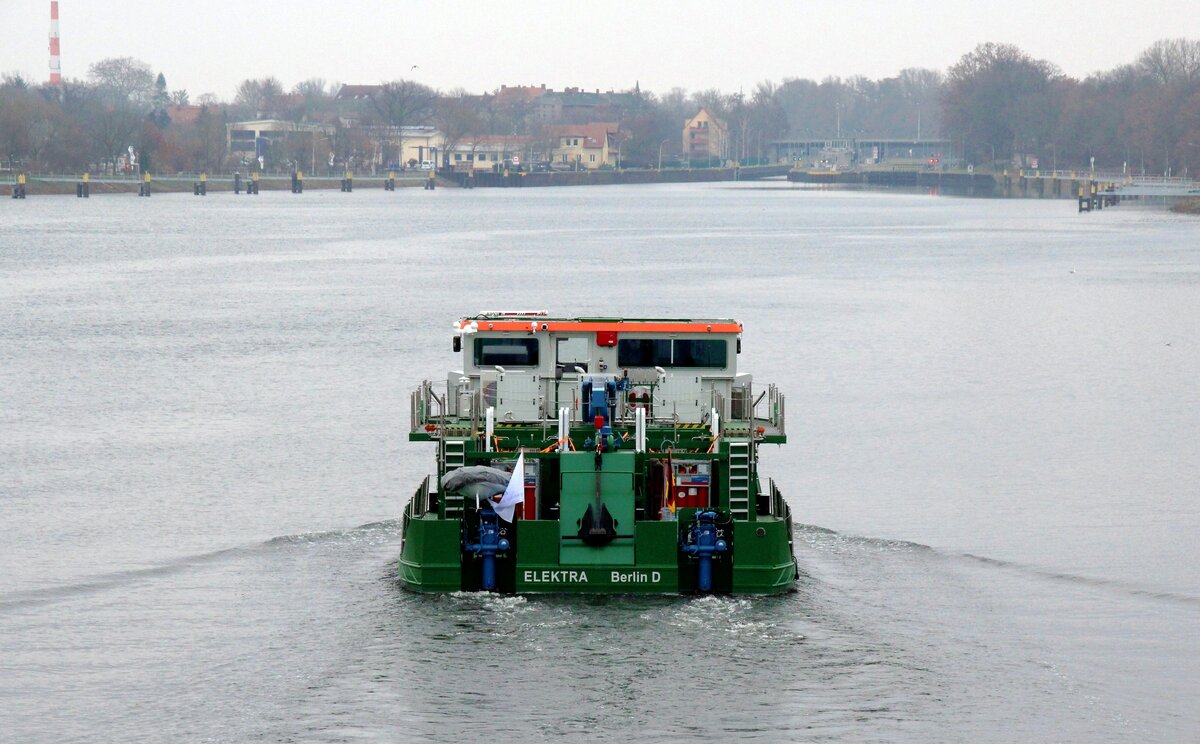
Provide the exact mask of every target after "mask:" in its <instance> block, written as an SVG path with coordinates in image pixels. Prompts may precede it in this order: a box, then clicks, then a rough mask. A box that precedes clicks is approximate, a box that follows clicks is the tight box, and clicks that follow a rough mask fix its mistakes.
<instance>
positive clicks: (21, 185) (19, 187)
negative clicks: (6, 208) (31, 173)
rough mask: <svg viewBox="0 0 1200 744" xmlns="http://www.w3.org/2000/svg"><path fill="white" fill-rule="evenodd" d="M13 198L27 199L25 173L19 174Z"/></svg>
mask: <svg viewBox="0 0 1200 744" xmlns="http://www.w3.org/2000/svg"><path fill="white" fill-rule="evenodd" d="M12 198H14V199H24V198H25V174H24V173H18V174H17V182H16V183H15V184H13V190H12Z"/></svg>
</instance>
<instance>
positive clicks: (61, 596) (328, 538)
mask: <svg viewBox="0 0 1200 744" xmlns="http://www.w3.org/2000/svg"><path fill="white" fill-rule="evenodd" d="M399 529H400V520H398V519H391V520H385V521H381V522H369V523H367V524H362V525H359V526H358V527H352V528H350V529H345V530H328V531H323V532H304V533H300V534H296V535H281V536H279V537H272V538H270V539H268V540H264V541H263V542H259V543H249V544H246V545H238V546H233V547H229V548H221V549H220V550H212V551H209V552H206V553H196V554H194V555H187V556H180V557H178V558H173V559H171V560H168V561H164V562H162V563H159V564H157V565H154V566H147V567H146V568H132V569H127V570H124V571H112V572H109V573H102V574H95V575H92V576H88V577H84V578H81V579H78V580H76V581H72V582H70V583H66V584H60V585H58V586H48V587H42V588H38V589H25V590H18V591H15V592H8V593H5V594H2V595H0V614H2V613H5V612H11V611H16V610H21V609H26V608H29V607H35V606H38V605H43V604H51V603H54V602H61V601H65V600H69V599H74V598H76V597H80V596H84V595H87V594H94V593H97V592H103V591H107V590H109V589H118V588H121V587H125V586H128V585H130V584H133V583H136V582H139V581H146V580H149V579H156V578H162V577H166V576H173V575H176V574H180V573H183V572H186V571H190V570H194V569H196V568H199V567H202V566H206V565H210V564H213V563H217V562H220V561H222V560H226V559H231V558H237V557H241V556H247V555H254V554H261V553H265V552H270V551H272V550H279V549H281V548H286V547H290V546H295V545H315V544H325V543H330V542H335V541H338V540H347V539H350V540H358V539H360V538H362V537H364V536H366V535H371V534H376V533H384V534H388V535H390V534H393V533H397V532H398V531H399Z"/></svg>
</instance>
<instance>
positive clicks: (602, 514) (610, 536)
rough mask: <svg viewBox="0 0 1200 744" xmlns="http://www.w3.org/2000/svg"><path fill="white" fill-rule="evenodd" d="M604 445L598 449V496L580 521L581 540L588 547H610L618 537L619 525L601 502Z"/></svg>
mask: <svg viewBox="0 0 1200 744" xmlns="http://www.w3.org/2000/svg"><path fill="white" fill-rule="evenodd" d="M602 447H603V445H600V446H599V447H597V448H596V496H595V500H594V501H593V502H592V503H591V504H590V505H589V506H588V508H587V510H586V511H584V513H583V519H581V520H579V539H580V540H583V542H584V543H586V544H587V545H592V546H596V547H600V546H602V545H608V544H609V543H610V542H612V541H613V540H614V539H615V538H616V537H617V525H616V522H615V521H613V517H612V514H610V513H609V511H608V507H607V506H605V505H604V502H603V501H601V500H600V468H601V466H602V465H603V459H602V455H601V452H602V451H603V450H602Z"/></svg>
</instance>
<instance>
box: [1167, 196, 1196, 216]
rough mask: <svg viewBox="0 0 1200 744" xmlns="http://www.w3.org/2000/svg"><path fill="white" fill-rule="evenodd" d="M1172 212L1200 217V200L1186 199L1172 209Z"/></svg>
mask: <svg viewBox="0 0 1200 744" xmlns="http://www.w3.org/2000/svg"><path fill="white" fill-rule="evenodd" d="M1171 211H1172V212H1175V213H1177V214H1196V215H1200V199H1184V200H1183V201H1181V202H1179V203H1178V204H1176V205H1174V206H1173V207H1171Z"/></svg>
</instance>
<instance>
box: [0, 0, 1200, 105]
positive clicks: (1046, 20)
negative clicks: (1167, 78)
mask: <svg viewBox="0 0 1200 744" xmlns="http://www.w3.org/2000/svg"><path fill="white" fill-rule="evenodd" d="M59 6H60V17H61V20H60V27H61V42H62V67H63V74H64V76H66V77H80V78H82V77H86V76H87V68H88V66H89V65H90V64H91V63H93V62H95V61H97V60H99V59H103V58H105V57H124V56H129V57H136V58H138V59H141V60H144V61H146V62H147V63H149V64H150V66H151V67H152V68H153V69H154V70H155V71H156V72H162V73H163V74H164V75H165V76H166V78H167V84H168V86H169V87H170V89H172V90H176V89H180V88H184V89H187V90H188V92H189V93H190V94H191V96H192V98H193V99H194V98H196V97H197V96H198V95H200V94H202V93H215V94H217V96H218V97H220V98H232V96H233V92H234V90H235V88H236V87H237V84H238V83H239V82H240V81H241V80H244V79H246V78H249V77H263V76H266V75H274V76H276V77H277V78H279V79H280V80H281V81H282V82H283V83H284V85H285V86H286V87H289V88H290V87H291V86H292V85H294V84H295V83H297V82H299V81H301V80H304V79H307V78H313V77H319V78H324V79H325V80H326V81H328V82H341V83H378V82H382V81H384V80H392V79H396V78H401V77H407V78H412V79H415V80H417V81H419V82H422V83H425V84H426V85H430V86H433V87H436V88H440V89H443V90H448V89H451V88H455V87H463V88H466V89H467V90H469V91H472V92H484V91H490V90H494V89H496V88H498V87H499V86H500V85H502V84H507V85H522V84H524V85H539V84H543V83H544V84H546V85H547V86H548V87H550V88H555V89H562V88H563V87H565V86H576V87H581V88H583V89H585V90H589V89H597V88H599V89H601V90H610V89H612V90H621V89H626V88H631V87H633V85H634V83H635V82H636V83H639V84H640V85H641V87H642V89H643V90H652V91H655V92H659V93H663V92H666V91H668V90H670V89H671V88H674V87H682V88H685V89H687V90H691V91H694V90H701V89H706V88H714V87H715V88H719V89H722V90H724V91H726V92H733V91H736V90H739V89H743V90H750V89H751V88H753V86H754V84H755V83H757V82H759V81H761V80H765V79H770V80H774V81H776V82H781V81H782V80H784V79H785V78H797V77H798V78H813V79H818V80H819V79H821V78H824V77H828V76H840V77H848V76H851V75H865V76H867V77H870V78H881V77H888V76H892V75H895V74H896V73H897V72H899V71H900V70H902V69H904V68H906V67H931V68H936V69H941V70H944V69H946V68H947V67H949V66H950V65H952V64H954V63H955V62H956V61H957V60H958V59H959V58H960V57H961V56H962V55H963V54H965V53H967V52H969V51H971V49H973V48H974V47H975V46H976V45H977V44H979V43H982V42H986V41H996V42H1006V43H1012V44H1016V45H1017V46H1019V47H1021V48H1022V49H1024V50H1025V51H1026V52H1028V53H1030V54H1031V55H1033V56H1035V57H1039V58H1042V59H1047V60H1049V61H1051V62H1054V63H1055V64H1057V65H1058V66H1059V67H1060V68H1061V69H1062V70H1063V71H1064V72H1065V73H1067V74H1068V75H1072V76H1076V77H1082V76H1085V75H1087V74H1089V73H1092V72H1096V71H1101V70H1107V69H1111V68H1112V67H1115V66H1117V65H1119V64H1122V63H1125V62H1131V61H1133V59H1134V58H1135V57H1136V56H1137V55H1138V54H1139V53H1140V52H1141V51H1142V50H1143V49H1145V48H1146V47H1147V46H1149V45H1150V44H1152V43H1153V42H1154V41H1156V40H1158V39H1161V38H1168V37H1177V36H1185V37H1189V38H1193V39H1200V0H1080V1H1078V2H1055V1H1054V0H909V1H908V2H901V1H900V0H792V1H791V2H785V1H783V0H779V1H776V2H765V1H760V0H741V1H740V2H731V1H730V0H691V2H676V1H675V0H642V1H641V2H629V1H626V0H605V1H604V2H595V1H594V2H586V3H585V2H576V1H575V0H474V1H473V2H456V1H455V0H440V1H430V0H388V1H387V2H366V1H360V0H191V1H190V2H187V1H184V0H119V1H117V0H60V3H59ZM49 7H50V3H49V0H0V72H14V71H18V72H21V73H22V74H24V75H26V76H28V77H29V78H31V79H33V80H38V81H41V80H45V79H46V78H47V77H48V66H49V61H48V51H47V47H48V43H47V34H48V32H49V15H50V13H49ZM414 68H415V69H414Z"/></svg>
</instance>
